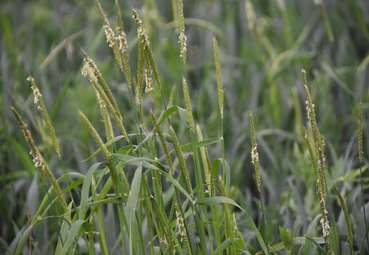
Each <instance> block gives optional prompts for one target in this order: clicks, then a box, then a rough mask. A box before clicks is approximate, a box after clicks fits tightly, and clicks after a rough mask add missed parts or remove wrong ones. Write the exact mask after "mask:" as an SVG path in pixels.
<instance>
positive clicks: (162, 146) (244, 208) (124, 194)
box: [7, 0, 368, 254]
mask: <svg viewBox="0 0 369 255" xmlns="http://www.w3.org/2000/svg"><path fill="white" fill-rule="evenodd" d="M318 2H319V1H318ZM318 2H317V6H318V8H319V10H320V15H321V17H320V18H321V19H322V21H323V24H324V31H325V33H326V34H325V36H327V38H328V40H329V41H334V40H335V37H334V34H333V33H334V30H333V28H332V26H331V24H330V22H331V21H330V19H329V16H328V14H327V8H326V6H325V5H324V4H323V3H320V2H319V3H318ZM171 3H172V11H173V15H172V16H173V21H174V23H173V24H174V29H172V27H171V26H170V25H168V27H169V28H168V29H172V30H173V32H175V35H176V40H177V41H178V43H177V44H174V43H173V45H172V48H173V49H172V50H174V51H175V52H176V54H175V55H176V57H175V61H176V62H177V63H179V64H178V65H179V66H180V72H178V73H177V74H178V75H177V76H176V77H175V78H174V79H173V80H174V82H170V81H167V80H166V79H165V78H163V77H167V76H166V75H164V74H163V72H162V69H161V65H160V64H159V63H161V62H162V60H161V57H159V56H158V54H157V52H155V47H153V43H152V41H151V38H152V37H154V36H155V35H153V32H152V30H151V29H150V24H148V23H147V22H145V19H146V18H149V16H145V15H149V14H148V10H147V9H146V8H149V7H151V8H153V6H154V4H153V3H150V4H148V5H147V6H145V8H144V9H143V10H141V9H140V10H138V9H132V10H130V15H129V16H130V18H127V16H124V15H123V14H122V13H125V12H122V10H121V9H120V8H121V7H120V5H119V1H115V7H116V10H115V11H116V12H117V18H116V22H112V21H111V19H110V18H109V17H108V15H107V14H106V12H105V10H104V9H103V6H102V4H101V3H100V2H99V1H98V0H96V7H97V9H98V12H99V14H100V17H101V21H100V23H101V24H102V28H103V30H104V34H105V39H106V44H107V47H108V48H109V49H110V50H111V56H110V55H109V57H110V58H111V59H113V61H114V63H115V65H116V67H117V69H118V70H119V71H120V74H119V78H117V79H119V80H120V81H122V82H120V83H119V86H118V87H117V86H116V81H115V80H114V79H115V78H114V79H113V78H112V79H111V78H110V77H109V76H107V75H105V72H106V70H107V68H106V67H102V66H100V65H99V64H98V63H99V61H98V60H96V61H95V60H94V59H93V58H92V57H91V56H93V54H92V53H91V52H90V51H91V49H88V48H86V49H82V50H81V55H82V58H83V59H82V68H81V73H82V76H83V77H85V78H87V80H86V81H83V82H84V83H87V82H88V83H89V84H90V86H89V87H87V86H86V87H85V88H84V90H86V91H87V90H88V91H90V92H91V94H93V95H94V104H95V105H96V107H94V109H98V111H97V112H98V114H99V118H98V119H99V120H100V122H102V123H100V122H97V121H96V119H93V118H90V116H89V114H88V112H87V111H85V110H83V111H82V110H78V109H77V108H76V109H74V110H75V113H78V115H79V116H80V123H78V124H77V123H76V124H75V125H76V126H77V125H78V127H81V128H82V127H85V128H86V130H88V134H89V135H88V139H87V140H88V141H89V143H90V144H94V145H93V146H94V152H93V153H92V154H91V155H90V156H88V158H87V160H85V161H84V162H83V163H85V164H89V165H91V166H90V167H89V168H88V170H87V171H85V172H83V171H82V169H81V171H78V172H75V171H64V173H63V174H60V175H59V173H60V171H57V170H54V168H63V167H64V163H63V160H64V159H65V158H69V157H71V155H70V154H71V152H70V151H68V150H63V146H61V145H60V144H63V143H66V142H64V141H63V139H62V138H61V139H59V138H58V137H57V134H58V130H57V129H58V126H56V125H55V127H54V125H53V123H52V118H53V115H52V114H50V113H49V110H48V109H47V104H46V102H45V100H44V96H43V93H42V91H41V89H40V88H39V87H38V85H37V84H36V82H35V80H34V79H33V78H29V79H28V80H29V82H30V83H31V88H32V92H33V97H34V104H35V108H36V111H38V112H40V115H41V116H40V123H41V125H40V127H41V130H42V132H40V134H41V137H42V138H43V139H37V137H38V133H35V132H34V131H35V130H32V129H31V128H29V127H28V125H27V123H26V119H27V120H28V121H32V119H33V117H35V116H36V113H34V110H32V111H30V112H29V111H25V110H24V108H22V109H23V111H22V110H19V109H18V108H20V107H13V108H12V111H13V113H14V116H15V119H16V120H17V122H18V124H19V127H20V130H21V131H22V133H23V136H24V138H25V140H26V142H27V143H28V146H29V149H30V150H31V152H30V156H31V162H32V164H33V166H31V168H35V169H37V170H38V173H39V174H40V175H41V176H42V177H43V179H42V181H43V188H40V194H41V198H42V199H41V202H39V203H38V204H37V206H36V207H37V210H36V211H35V212H33V214H32V215H30V220H29V221H28V223H27V224H26V225H24V226H23V227H22V228H21V229H19V230H17V233H18V234H17V236H16V237H15V238H14V240H13V242H12V244H11V245H10V246H9V247H8V249H7V252H8V253H9V254H13V253H14V254H24V253H31V252H32V251H34V252H35V253H40V254H42V253H43V252H51V253H54V254H86V253H87V254H318V253H319V254H345V253H346V252H350V253H351V254H360V252H361V253H365V250H366V249H367V248H368V247H365V244H363V242H362V239H363V238H360V237H357V236H355V234H356V232H357V231H356V230H355V231H354V230H353V224H352V219H351V215H350V213H352V211H353V208H351V206H353V205H352V203H348V202H347V201H346V196H347V194H346V193H347V192H348V191H347V190H348V189H349V188H350V187H351V186H350V185H351V184H348V183H353V182H355V181H356V178H358V177H359V176H360V187H361V197H362V198H363V199H362V200H363V204H362V205H361V207H362V214H363V215H362V216H361V218H362V219H363V222H364V225H365V229H364V232H363V233H364V236H365V238H366V242H368V230H367V219H366V210H365V196H364V195H365V188H366V187H365V179H364V178H365V172H364V171H366V170H367V166H366V163H365V160H364V141H363V140H364V138H363V130H364V127H363V126H364V124H363V123H364V120H363V119H364V117H363V113H362V111H363V109H362V108H361V105H360V108H359V109H360V111H359V112H360V113H359V117H358V123H359V131H358V139H357V140H358V153H359V163H360V166H359V168H358V169H355V168H354V166H351V165H349V166H350V167H352V168H353V169H352V170H351V169H350V170H351V171H347V172H343V173H342V172H341V173H334V170H335V169H334V167H335V164H339V159H336V158H334V157H333V156H334V153H331V154H328V151H329V149H330V148H329V147H330V146H331V147H333V145H331V144H329V143H328V142H327V141H326V140H325V139H324V138H323V135H322V134H321V131H320V130H321V129H320V128H319V126H320V125H321V124H320V122H319V120H320V118H322V117H321V116H320V115H321V112H322V111H318V110H316V109H317V108H319V107H320V106H319V105H317V107H316V106H315V105H314V101H315V100H313V98H314V99H315V94H314V93H319V89H320V88H319V87H313V86H310V84H309V85H308V81H307V72H306V71H305V70H303V78H302V79H301V80H302V84H303V91H304V93H301V94H304V98H305V100H304V101H305V104H306V123H307V124H306V128H304V123H302V122H303V118H302V115H303V113H302V111H301V109H300V108H301V106H300V105H301V102H300V100H299V95H300V94H299V92H296V91H299V90H296V91H295V94H293V98H294V104H293V110H294V114H295V115H296V118H295V119H296V120H297V121H296V125H295V127H296V132H295V133H293V134H291V133H289V132H284V131H282V130H281V129H278V128H279V125H280V124H281V119H283V118H284V116H283V114H282V109H281V107H280V106H281V105H282V101H283V100H282V97H283V96H284V94H283V93H284V91H281V90H280V89H279V87H278V84H277V82H276V79H277V77H278V74H279V73H280V72H282V71H283V70H282V67H281V66H280V65H279V64H280V62H283V59H284V58H287V59H288V58H289V56H290V57H291V55H290V54H291V52H292V53H293V52H294V51H293V49H292V51H288V52H285V54H283V53H280V54H279V55H278V53H277V51H276V50H275V49H274V45H273V44H272V43H271V40H270V38H269V37H268V31H266V30H267V29H266V28H265V24H264V25H263V22H264V20H263V19H262V18H260V16H259V15H260V13H258V12H257V11H256V8H255V6H254V4H253V3H252V2H251V1H246V2H245V9H246V12H247V18H248V23H249V29H250V31H251V32H252V33H253V34H254V35H255V37H256V41H257V43H260V45H261V47H262V48H263V50H262V51H263V53H260V54H261V55H263V56H264V57H266V56H267V57H270V58H272V59H273V61H271V64H270V66H268V68H266V73H267V74H266V78H265V82H266V83H267V84H268V85H270V87H269V88H268V93H270V94H271V95H272V103H271V104H270V105H269V106H272V107H269V108H268V107H265V109H258V110H257V114H256V118H255V119H254V114H253V113H252V112H249V114H248V118H249V121H248V124H247V125H246V126H247V128H248V129H249V133H248V132H247V131H246V130H242V133H241V134H239V135H240V136H241V137H243V138H242V139H240V140H239V141H240V142H239V143H240V144H247V146H244V147H242V148H243V152H242V155H249V156H242V157H241V158H236V157H232V155H231V154H232V150H233V149H234V148H233V147H237V146H239V145H237V144H238V143H232V142H227V136H226V130H225V129H227V128H228V129H230V128H232V127H231V125H230V124H229V123H237V121H236V120H234V119H232V118H234V117H229V116H230V115H231V114H232V112H233V111H243V112H247V107H246V106H245V105H239V106H238V108H242V109H234V108H232V107H233V106H234V105H233V103H232V102H231V100H232V98H231V97H230V96H229V89H230V87H229V84H226V83H224V77H225V76H224V70H225V69H229V68H231V67H227V65H228V64H229V61H230V60H229V58H228V57H227V56H226V55H225V54H222V53H223V52H222V48H221V45H222V43H218V40H217V39H216V36H215V35H212V58H210V59H211V60H210V61H211V62H213V64H212V65H211V66H210V67H209V70H208V72H210V73H211V74H212V75H213V76H214V79H213V80H212V83H211V87H210V89H209V90H211V91H212V95H213V98H209V99H207V100H206V102H207V104H208V105H207V106H208V107H209V108H210V111H211V116H210V117H209V119H211V118H212V119H214V120H215V121H214V123H216V124H215V125H214V124H213V126H215V128H214V129H215V131H214V132H212V130H210V129H211V127H209V126H211V125H210V124H209V125H207V123H204V122H203V120H204V119H206V118H204V116H202V115H201V114H205V113H204V112H206V111H203V110H202V109H199V106H198V102H199V101H200V100H202V99H201V97H200V96H199V95H198V94H197V92H195V91H196V90H195V87H196V84H193V80H194V79H193V73H191V72H192V70H191V68H193V67H192V66H191V60H192V59H191V58H192V57H195V56H193V55H191V54H189V52H191V47H192V45H191V41H190V40H188V35H187V34H186V33H188V32H187V27H186V26H187V24H188V23H189V20H188V19H186V18H185V13H184V10H185V6H184V3H183V2H182V1H181V0H172V1H171ZM283 3H284V1H280V3H279V9H278V11H280V12H282V14H283V15H282V16H283V22H285V23H288V22H289V19H290V18H291V14H290V13H288V12H287V11H286V9H285V6H284V5H283ZM150 15H152V14H150ZM125 19H127V20H129V22H130V24H131V26H135V30H136V31H135V37H134V38H133V39H132V40H133V42H131V41H129V40H128V36H127V35H128V34H129V32H128V30H125V29H127V28H126V27H127V26H126V25H125V22H124V23H123V20H125ZM197 22H198V21H197ZM200 24H202V25H204V24H203V23H200ZM292 33H293V31H289V30H288V29H287V30H286V31H285V34H284V36H285V37H286V38H285V40H286V42H291V41H292V40H293V35H292ZM301 36H302V37H300V38H303V36H304V35H301ZM299 40H300V39H298V40H297V41H296V45H298V44H299ZM220 42H222V41H220ZM296 47H297V46H296ZM249 54H251V53H249ZM291 58H292V57H291ZM169 60H170V59H168V61H169ZM279 61H280V62H279ZM287 62H288V61H287ZM269 67H270V68H269ZM325 68H326V69H329V66H325ZM226 74H228V75H229V72H226ZM330 74H331V75H333V76H334V77H336V75H335V73H334V72H330ZM122 76H123V77H122ZM296 76H297V75H295V77H296ZM336 80H339V78H337V77H336ZM338 83H339V84H341V86H343V87H344V86H345V84H344V82H341V81H338ZM225 85H228V87H227V86H225ZM227 89H228V90H227ZM119 90H121V91H124V93H127V96H125V97H123V99H122V97H120V94H119V93H118V91H119ZM86 93H87V92H86ZM228 96H229V97H228ZM122 101H124V102H122ZM213 101H216V102H215V103H214V102H213ZM315 102H319V101H315ZM63 103H64V104H68V102H63ZM16 104H19V103H16ZM204 108H206V107H204ZM263 114H270V115H271V119H270V120H271V121H269V122H265V123H262V125H256V124H258V119H259V118H260V117H259V116H262V115H263ZM23 115H24V116H27V118H25V117H23ZM227 115H228V116H227ZM297 122H298V123H297ZM270 123H274V124H276V125H277V126H278V128H269V129H265V128H266V127H265V125H266V124H270ZM100 124H101V125H100ZM256 126H257V127H258V128H256ZM262 126H264V129H263V128H262ZM228 131H229V130H228ZM243 133H247V134H248V135H245V134H243ZM209 134H212V135H210V136H209ZM214 134H215V135H214ZM270 134H276V135H277V136H278V137H280V138H281V139H280V140H278V143H286V144H287V145H286V146H285V148H284V149H286V150H285V151H282V152H280V151H274V150H271V149H270V148H279V147H278V144H277V145H275V147H274V146H269V145H268V144H269V143H270V142H273V141H271V140H268V139H267V138H265V137H266V136H268V135H270ZM288 139H290V140H292V141H293V142H291V144H292V145H289V140H288ZM81 140H82V139H81ZM227 143H228V144H227ZM326 144H328V146H326ZM326 147H328V148H326ZM287 149H290V150H288V151H287ZM23 150H24V149H23ZM27 150H28V149H27ZM290 151H292V152H290ZM247 152H250V153H247ZM54 153H55V154H56V157H53V155H54ZM290 154H291V155H293V156H292V157H291V158H293V159H294V160H296V162H297V163H296V164H291V162H287V163H286V164H287V165H288V166H291V165H292V167H291V168H292V173H290V175H289V176H285V175H284V173H283V172H282V171H281V172H277V173H275V172H273V171H278V170H279V166H281V167H282V164H281V163H280V161H282V157H284V156H285V155H286V156H287V155H290ZM275 155H276V156H275ZM327 155H330V157H331V158H330V157H328V156H327ZM332 155H333V156H332ZM72 157H73V155H72ZM76 157H77V156H76ZM228 157H229V158H231V159H232V161H230V160H229V158H228ZM278 157H279V158H278ZM243 159H246V160H247V162H248V163H247V164H251V165H252V166H253V168H254V172H253V173H252V172H250V171H248V169H243V171H244V172H243V173H242V174H243V176H247V178H248V180H247V182H245V183H247V184H250V186H255V188H251V189H250V190H251V192H256V193H257V194H256V196H253V195H250V194H242V193H247V192H248V191H245V190H244V189H243V188H242V187H240V188H238V189H236V188H235V186H236V185H237V184H239V183H240V182H239V181H238V179H240V178H241V177H242V176H241V174H240V172H237V171H235V169H236V168H237V162H236V161H238V160H239V161H242V160H243ZM24 160H27V159H24ZM28 160H29V159H28ZM92 161H93V162H94V163H92ZM264 161H270V162H272V163H271V164H265V167H264V164H263V162H264ZM240 164H241V163H240ZM51 166H53V167H54V168H53V167H51ZM262 166H263V167H262ZM272 166H273V167H272ZM344 167H346V165H344V166H343V167H342V168H344ZM337 168H339V167H337ZM300 173H302V175H305V176H303V177H301V178H297V177H296V178H295V176H298V175H299V174H300ZM275 175H279V176H275ZM251 176H254V177H255V178H251ZM272 176H273V177H274V178H276V179H278V178H280V179H282V180H283V181H281V183H283V185H285V186H286V188H285V187H282V188H283V190H285V191H284V192H285V193H283V196H281V198H280V200H281V201H280V202H281V205H278V204H274V203H273V202H275V201H276V200H275V198H274V196H275V194H273V190H278V189H282V188H278V187H273V186H274V185H275V184H274V183H273V179H272ZM243 184H244V183H243ZM298 185H304V186H303V187H304V188H303V189H305V190H304V191H306V196H305V195H304V196H302V195H300V194H299V192H298V191H296V186H298ZM347 185H348V186H347ZM284 188H285V189H284ZM314 193H315V194H314ZM333 195H337V198H335V197H333ZM254 197H256V201H252V199H253V198H254ZM245 198H246V199H245ZM282 200H284V201H282ZM276 207H278V208H280V210H276V209H275V208H276ZM337 208H338V209H337ZM258 209H260V217H257V212H258ZM338 213H342V215H343V216H342V217H343V218H344V223H340V222H339V221H340V218H342V217H341V215H339V214H338ZM285 217H287V218H289V219H287V220H286V221H283V220H281V219H282V218H283V219H284V218H285ZM341 221H342V220H341ZM281 222H288V224H285V226H282V225H280V224H281ZM342 226H343V227H342ZM42 227H44V228H45V229H46V232H47V233H48V234H50V233H51V234H55V233H56V234H55V235H52V237H51V238H48V237H45V236H43V235H42V234H40V233H39V232H40V231H42ZM44 241H46V242H47V243H48V248H47V249H46V250H45V249H44V250H43V249H42V248H41V245H40V243H41V242H44ZM366 245H368V244H366Z"/></svg>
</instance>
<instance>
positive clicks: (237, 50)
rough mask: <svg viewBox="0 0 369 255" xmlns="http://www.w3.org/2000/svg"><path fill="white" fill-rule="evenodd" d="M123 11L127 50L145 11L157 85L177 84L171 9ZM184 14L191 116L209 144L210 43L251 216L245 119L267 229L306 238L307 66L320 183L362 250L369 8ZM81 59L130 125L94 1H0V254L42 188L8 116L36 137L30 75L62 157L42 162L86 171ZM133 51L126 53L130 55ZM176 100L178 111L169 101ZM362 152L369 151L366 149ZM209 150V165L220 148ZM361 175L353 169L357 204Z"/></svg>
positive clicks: (271, 5)
mask: <svg viewBox="0 0 369 255" xmlns="http://www.w3.org/2000/svg"><path fill="white" fill-rule="evenodd" d="M120 2H121V4H122V7H123V17H124V22H125V30H126V32H127V35H128V41H129V46H130V49H134V47H135V44H136V41H135V40H136V27H135V26H134V23H133V21H132V18H131V16H130V15H131V12H130V10H131V8H132V7H134V8H137V9H138V10H140V13H141V14H142V17H143V20H144V23H145V27H146V28H147V30H148V33H149V37H150V40H151V44H152V48H153V52H154V55H155V58H156V60H157V63H158V65H159V69H160V72H161V75H162V80H163V84H164V87H165V88H167V91H170V88H172V87H173V86H178V84H179V82H180V81H181V73H182V70H181V65H180V63H179V60H178V49H177V37H176V34H175V32H174V31H175V30H174V24H173V15H172V6H171V1H169V0H142V1H127V0H122V1H120ZM102 4H103V6H104V9H105V10H106V12H107V14H108V16H109V18H110V19H111V20H112V21H114V20H116V15H117V13H116V9H115V6H114V1H110V0H109V1H108V0H104V1H102ZM184 7H185V9H184V13H185V18H186V29H187V32H186V34H187V39H188V47H189V48H188V54H189V55H188V61H189V70H188V74H189V75H188V77H189V84H190V86H191V94H192V99H193V105H194V112H195V113H194V114H195V118H196V119H197V120H198V121H199V123H200V124H201V126H202V127H203V130H204V131H205V132H206V134H205V135H206V137H213V136H216V135H217V130H218V127H217V123H218V122H217V116H216V111H215V109H217V97H216V82H215V72H214V65H213V57H212V54H213V52H212V38H213V36H216V37H217V38H218V41H219V44H220V47H221V52H222V54H221V58H222V74H223V82H224V86H225V127H224V131H225V146H226V155H227V158H228V162H229V164H230V168H231V174H232V190H233V196H234V197H235V198H236V199H237V201H241V202H242V203H245V204H248V205H253V204H254V203H255V201H254V200H255V197H257V192H256V186H255V182H254V179H253V177H252V167H251V163H250V156H249V155H250V139H249V132H248V121H247V114H246V113H247V111H248V110H253V111H254V112H255V116H256V125H257V129H258V142H259V147H260V155H261V162H262V166H263V171H262V175H263V179H264V183H265V189H266V194H267V195H266V197H267V202H266V203H267V207H268V208H269V210H268V213H269V214H270V215H271V216H270V219H272V221H273V222H274V223H275V224H283V225H284V226H285V227H288V228H292V229H295V231H296V232H299V231H301V232H303V229H306V228H307V227H308V226H309V224H310V222H311V221H312V220H313V219H314V217H315V216H316V214H314V212H317V210H316V208H317V200H316V198H314V189H313V188H312V187H314V179H313V177H312V174H311V169H310V163H309V162H308V157H307V152H306V151H305V150H303V149H302V148H301V146H300V145H301V143H302V137H303V133H302V127H303V126H304V125H305V124H304V123H305V122H306V118H305V114H304V100H303V90H302V82H301V81H302V78H301V71H300V70H301V68H305V69H306V70H307V73H308V79H309V83H310V87H311V90H312V93H313V96H314V100H315V105H316V107H317V112H318V123H319V126H320V129H321V133H322V134H323V135H324V137H325V138H326V143H327V160H328V162H329V166H330V169H329V172H328V173H327V175H328V177H327V179H328V180H329V182H330V183H337V184H338V185H339V189H340V192H341V193H343V194H344V195H345V197H346V199H347V203H348V207H349V208H350V213H351V215H352V218H353V221H354V229H355V234H356V237H357V238H359V240H361V238H362V236H363V233H364V228H363V225H362V216H361V207H362V205H363V203H362V201H361V198H360V194H361V192H360V189H359V185H358V174H357V171H355V170H357V167H358V161H357V159H356V158H357V150H356V145H355V143H356V142H355V132H356V119H357V118H356V114H355V112H356V108H357V104H358V102H359V101H360V100H362V101H363V106H364V111H367V110H368V106H369V105H368V102H369V101H368V99H369V98H368V78H369V77H368V74H369V73H368V67H367V65H368V63H369V2H368V1H366V0H345V1H342V0H324V1H323V0H315V1H312V0H311V1H293V0H257V1H256V0H255V1H250V0H247V1H244V0H201V1H197V0H185V1H184ZM81 48H83V49H84V50H86V52H88V53H89V54H90V55H91V56H92V57H93V58H94V59H95V61H96V62H97V63H98V65H99V67H100V68H101V71H102V72H103V73H104V76H105V77H107V79H108V80H109V83H110V85H111V86H112V88H113V91H114V93H115V95H116V96H117V98H118V99H119V104H120V105H121V109H123V112H125V115H126V116H127V125H128V126H129V123H130V122H131V121H132V120H133V115H132V114H131V111H130V109H129V108H127V105H128V104H126V103H125V102H127V100H131V99H130V98H129V93H127V90H126V86H124V84H123V83H124V79H122V76H121V73H120V72H119V69H118V66H117V65H116V64H115V61H114V58H113V57H112V53H111V51H110V49H109V48H108V46H107V44H106V42H105V36H104V31H103V29H102V21H101V18H100V16H99V14H98V10H97V8H96V7H95V3H94V1H92V0H75V1H72V0H53V1H49V0H27V1H20V0H2V1H0V215H1V216H0V253H1V252H2V251H5V250H6V249H7V247H8V245H9V244H10V243H11V242H12V240H13V239H14V238H15V236H16V234H17V232H18V231H19V229H20V228H21V227H22V226H23V225H24V224H26V223H27V221H28V220H29V215H32V214H33V213H34V212H35V210H36V208H37V205H38V202H39V201H38V200H39V192H40V190H42V183H41V182H40V178H39V175H38V174H37V172H36V170H35V168H34V166H33V164H32V161H31V159H30V158H29V156H28V150H27V149H26V148H27V147H26V145H25V142H24V140H23V138H22V137H21V132H20V130H19V128H18V127H17V125H16V123H15V120H14V118H13V116H12V114H11V112H10V106H11V105H12V104H15V105H17V106H18V107H19V108H20V109H21V111H22V112H23V114H24V116H25V117H26V119H27V121H28V123H29V126H30V128H31V129H32V130H34V131H35V133H36V134H37V136H38V137H39V138H40V137H42V136H44V135H45V134H43V133H42V131H41V129H39V126H40V119H38V118H37V117H36V116H35V115H34V111H35V109H34V108H35V107H34V105H33V99H32V97H31V89H30V87H29V84H28V83H27V82H26V78H27V76H28V75H30V74H31V75H33V76H34V77H35V78H36V79H37V80H38V81H39V85H40V87H41V89H42V91H43V93H44V96H45V100H46V103H47V106H48V108H49V110H50V114H51V118H52V120H53V122H54V124H55V127H56V131H57V134H58V136H59V138H60V141H61V146H62V151H63V160H62V161H60V160H58V159H57V157H56V156H55V155H52V154H51V153H50V155H47V157H48V160H49V162H50V165H51V166H52V168H53V169H54V171H55V173H56V175H60V174H62V173H63V172H67V171H76V172H82V173H84V172H85V171H86V169H88V167H89V166H90V165H91V164H92V162H91V161H88V160H86V158H87V157H88V155H90V154H91V153H92V152H93V151H94V150H95V149H96V146H95V145H94V143H93V141H92V140H91V139H90V136H89V135H88V131H87V130H86V129H85V126H84V125H82V124H81V123H80V120H79V116H78V109H81V110H83V111H84V112H85V113H86V114H87V115H88V117H89V118H90V119H91V120H92V121H93V122H94V123H97V125H98V126H100V127H102V126H103V124H102V122H101V120H100V117H99V116H98V105H97V104H96V100H95V96H94V91H93V90H92V89H91V87H90V86H89V85H88V83H87V81H86V80H85V79H83V77H82V75H81V72H80V69H81V64H82V55H81V52H80V49H81ZM131 54H132V56H134V55H135V54H136V53H135V52H134V51H133V50H132V52H131ZM178 88H180V87H178ZM177 90H179V89H177ZM168 96H169V92H168ZM174 97H175V100H178V101H179V102H180V100H181V96H180V94H179V93H174ZM365 126H367V125H366V124H365ZM367 133H368V131H367V129H366V128H365V135H367ZM44 146H47V145H44ZM366 148H367V143H365V152H366V151H367V150H366ZM211 152H212V153H213V154H214V155H216V154H217V153H218V152H219V148H214V149H213V151H211ZM365 155H367V154H365ZM92 161H93V160H92ZM368 176H369V175H368V174H366V172H364V181H365V183H364V184H365V185H364V193H363V194H364V204H365V205H368V199H369V196H368V192H367V191H368V185H369V181H368ZM309 187H310V188H309ZM330 206H331V207H332V209H333V211H334V214H335V217H336V219H338V223H337V224H338V226H339V227H341V228H343V229H344V227H345V226H344V223H343V214H342V210H340V209H338V208H337V204H335V203H332V204H331V205H330ZM311 208H315V209H313V210H311ZM271 227H272V226H271ZM276 231H278V230H276ZM272 232H273V231H272ZM343 232H344V231H343ZM45 245H47V244H45Z"/></svg>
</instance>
